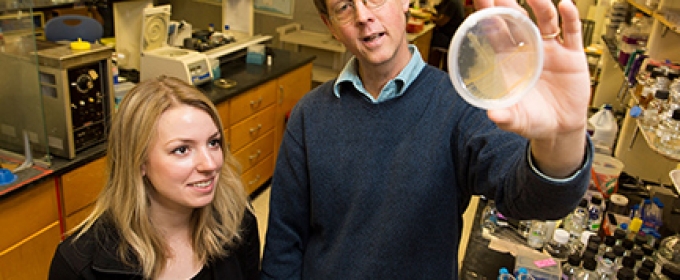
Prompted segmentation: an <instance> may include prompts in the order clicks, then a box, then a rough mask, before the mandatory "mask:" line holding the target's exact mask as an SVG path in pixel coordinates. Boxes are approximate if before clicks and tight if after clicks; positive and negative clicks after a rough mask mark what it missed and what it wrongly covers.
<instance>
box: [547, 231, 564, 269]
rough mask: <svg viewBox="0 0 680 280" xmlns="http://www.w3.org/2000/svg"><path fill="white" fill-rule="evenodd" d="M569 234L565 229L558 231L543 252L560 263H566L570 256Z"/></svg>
mask: <svg viewBox="0 0 680 280" xmlns="http://www.w3.org/2000/svg"><path fill="white" fill-rule="evenodd" d="M568 243H569V232H567V231H566V230H564V229H556V230H555V232H554V233H553V237H552V239H551V240H550V241H548V242H547V244H545V246H544V247H543V250H545V252H546V253H548V254H549V255H550V256H552V257H553V259H555V260H558V261H560V262H563V261H566V260H567V256H568V255H569V245H568Z"/></svg>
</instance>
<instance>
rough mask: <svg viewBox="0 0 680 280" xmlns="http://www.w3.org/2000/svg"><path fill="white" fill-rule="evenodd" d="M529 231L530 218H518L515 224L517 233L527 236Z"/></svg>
mask: <svg viewBox="0 0 680 280" xmlns="http://www.w3.org/2000/svg"><path fill="white" fill-rule="evenodd" d="M530 231H531V220H520V221H519V223H518V225H517V233H519V234H520V235H521V236H522V237H524V238H527V237H529V232H530Z"/></svg>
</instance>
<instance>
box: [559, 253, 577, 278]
mask: <svg viewBox="0 0 680 280" xmlns="http://www.w3.org/2000/svg"><path fill="white" fill-rule="evenodd" d="M580 266H581V256H579V255H577V254H571V255H569V257H567V263H566V264H564V265H563V266H562V279H572V278H573V277H574V276H575V274H576V272H578V269H579V267H580Z"/></svg>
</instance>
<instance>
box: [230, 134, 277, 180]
mask: <svg viewBox="0 0 680 280" xmlns="http://www.w3.org/2000/svg"><path fill="white" fill-rule="evenodd" d="M273 151H274V130H270V131H269V132H267V133H266V134H265V135H264V136H262V137H260V138H259V139H257V140H255V141H254V142H253V143H250V144H248V145H247V146H245V147H243V149H240V150H239V151H238V152H236V153H234V156H235V157H236V159H237V160H238V162H239V163H240V164H241V168H243V171H248V169H250V168H251V167H253V166H255V165H256V164H258V163H260V162H262V160H263V159H265V158H266V157H267V156H269V155H271V154H272V152H273Z"/></svg>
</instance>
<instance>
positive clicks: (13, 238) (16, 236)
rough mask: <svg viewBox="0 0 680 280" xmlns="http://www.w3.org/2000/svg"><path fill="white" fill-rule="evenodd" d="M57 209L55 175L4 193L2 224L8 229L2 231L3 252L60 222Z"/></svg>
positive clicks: (0, 211)
mask: <svg viewBox="0 0 680 280" xmlns="http://www.w3.org/2000/svg"><path fill="white" fill-rule="evenodd" d="M57 209H58V206H57V195H56V193H55V191H54V180H53V179H52V178H47V179H45V180H42V181H41V182H39V183H37V184H35V185H29V186H26V187H24V188H23V189H20V190H17V191H15V193H10V195H9V196H7V197H3V198H2V200H0V228H2V229H5V230H2V234H0V236H1V238H0V252H2V251H5V250H7V249H8V248H10V247H12V246H15V244H17V243H19V242H21V241H22V240H24V239H26V238H27V237H28V236H31V235H33V234H34V233H36V232H38V231H40V230H42V229H43V228H45V227H47V226H49V225H51V224H52V223H54V222H57V221H58V220H59V216H58V212H57ZM58 237H59V235H57V238H58Z"/></svg>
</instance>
